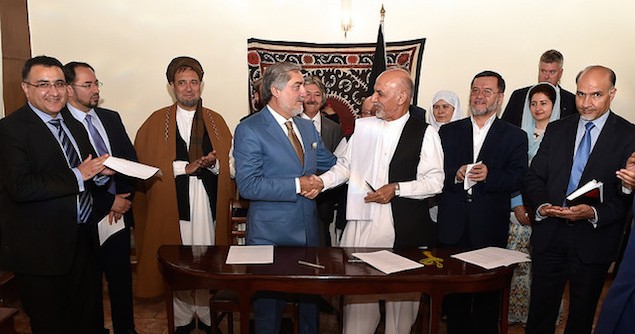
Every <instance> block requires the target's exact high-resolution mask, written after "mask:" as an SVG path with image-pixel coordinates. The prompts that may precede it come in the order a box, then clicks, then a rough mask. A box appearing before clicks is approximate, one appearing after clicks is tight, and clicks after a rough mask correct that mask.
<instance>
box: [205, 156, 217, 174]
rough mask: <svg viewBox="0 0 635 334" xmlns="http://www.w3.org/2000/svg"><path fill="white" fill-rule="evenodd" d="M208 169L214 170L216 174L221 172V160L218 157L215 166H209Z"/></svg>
mask: <svg viewBox="0 0 635 334" xmlns="http://www.w3.org/2000/svg"><path fill="white" fill-rule="evenodd" d="M207 170H209V171H210V172H212V173H213V174H214V175H218V174H219V173H220V161H218V159H216V162H215V163H214V165H213V166H210V167H207Z"/></svg>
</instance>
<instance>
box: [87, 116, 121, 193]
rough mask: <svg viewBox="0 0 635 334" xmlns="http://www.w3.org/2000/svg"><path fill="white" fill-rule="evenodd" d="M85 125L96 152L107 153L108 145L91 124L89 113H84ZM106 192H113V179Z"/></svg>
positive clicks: (91, 119)
mask: <svg viewBox="0 0 635 334" xmlns="http://www.w3.org/2000/svg"><path fill="white" fill-rule="evenodd" d="M84 120H86V126H87V127H88V132H89V133H90V137H91V138H92V139H93V143H95V149H96V150H97V154H99V155H100V156H102V155H104V154H108V147H106V143H105V142H104V138H103V137H102V136H101V135H100V134H99V131H97V128H95V126H94V125H93V117H92V116H91V115H90V114H86V118H85V119H84ZM108 192H110V193H111V194H113V195H114V194H115V193H116V190H115V180H114V179H113V178H112V177H111V178H110V185H109V186H108Z"/></svg>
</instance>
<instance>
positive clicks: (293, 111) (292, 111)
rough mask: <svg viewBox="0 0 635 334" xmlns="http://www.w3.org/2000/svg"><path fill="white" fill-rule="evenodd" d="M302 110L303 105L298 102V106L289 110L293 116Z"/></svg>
mask: <svg viewBox="0 0 635 334" xmlns="http://www.w3.org/2000/svg"><path fill="white" fill-rule="evenodd" d="M303 111H304V106H303V105H302V104H300V107H298V108H296V109H293V110H291V115H292V116H293V117H295V116H298V115H300V114H301V113H302V112H303Z"/></svg>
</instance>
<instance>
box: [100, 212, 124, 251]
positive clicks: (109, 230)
mask: <svg viewBox="0 0 635 334" xmlns="http://www.w3.org/2000/svg"><path fill="white" fill-rule="evenodd" d="M125 226H126V225H125V223H124V221H123V216H121V218H119V220H117V221H115V222H113V223H112V224H110V223H108V215H106V217H104V218H103V219H102V220H101V221H99V223H98V224H97V230H98V231H99V245H100V246H101V245H103V244H104V242H105V241H106V240H108V238H110V236H111V235H113V234H115V233H117V232H119V231H121V230H123V228H124V227H125Z"/></svg>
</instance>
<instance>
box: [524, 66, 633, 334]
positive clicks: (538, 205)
mask: <svg viewBox="0 0 635 334" xmlns="http://www.w3.org/2000/svg"><path fill="white" fill-rule="evenodd" d="M615 82H616V77H615V73H614V72H613V71H612V70H611V69H609V68H606V67H604V66H589V67H587V68H586V69H584V70H583V71H582V72H580V74H578V76H577V78H576V83H577V94H576V105H577V109H578V112H579V116H574V117H573V116H572V117H568V118H566V119H562V120H558V121H555V122H553V123H551V124H549V125H548V126H547V130H546V132H545V135H544V139H543V140H542V143H541V144H540V148H539V149H538V153H537V154H536V156H535V157H534V159H533V160H532V162H531V167H530V168H529V172H528V173H527V175H526V176H525V177H524V179H523V189H522V190H523V197H524V198H525V199H526V200H527V201H528V203H529V206H530V207H532V208H533V210H535V214H536V219H535V223H534V224H533V225H532V235H531V261H532V262H531V270H532V282H531V300H530V303H529V317H528V319H527V333H528V334H532V333H553V332H554V330H555V325H556V321H557V317H558V310H559V307H560V300H561V298H562V294H563V291H564V287H565V284H566V283H567V282H568V283H569V290H570V293H569V296H570V303H569V305H570V307H569V317H568V319H567V326H566V330H565V332H566V333H590V332H591V327H592V325H593V318H594V315H595V309H596V305H597V302H598V299H599V297H600V293H601V292H602V287H603V285H604V278H605V276H606V272H607V270H608V268H609V266H610V264H611V262H612V261H613V260H615V257H616V256H617V251H618V246H619V242H620V239H621V237H622V235H623V233H624V223H625V221H626V213H627V210H628V207H629V204H630V199H629V197H628V196H626V195H624V194H623V189H622V182H621V180H620V179H618V178H617V177H616V174H615V171H617V170H619V169H621V168H622V167H623V166H624V165H625V164H626V161H627V159H628V157H629V156H630V155H631V153H632V152H633V151H635V147H634V146H635V126H634V125H633V124H631V123H630V122H628V121H626V120H625V119H623V118H621V117H620V116H617V115H616V114H615V113H613V112H612V111H611V109H610V107H611V101H612V100H613V98H614V97H615V92H616V89H615ZM587 138H589V139H588V140H587ZM579 156H583V157H585V159H580V158H579ZM592 179H595V180H597V181H600V182H602V183H603V193H604V200H603V201H602V202H600V201H597V202H594V203H590V204H579V205H565V197H566V196H567V195H568V194H570V193H571V192H572V191H573V190H575V189H577V188H578V187H580V186H581V185H584V184H586V183H587V182H589V181H590V180H592Z"/></svg>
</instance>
